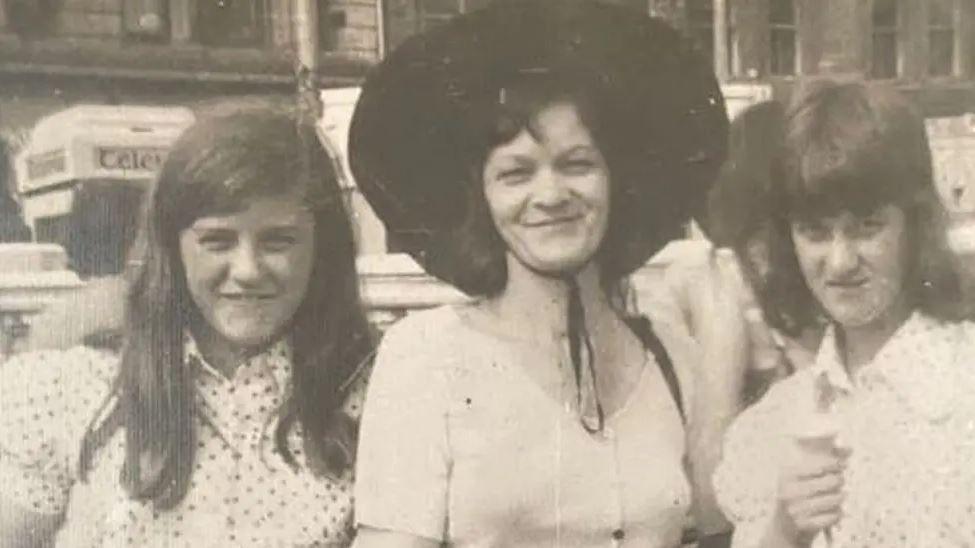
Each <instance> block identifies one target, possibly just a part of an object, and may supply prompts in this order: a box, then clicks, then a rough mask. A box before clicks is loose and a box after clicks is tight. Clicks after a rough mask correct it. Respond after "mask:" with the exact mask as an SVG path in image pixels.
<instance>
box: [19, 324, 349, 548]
mask: <svg viewBox="0 0 975 548" xmlns="http://www.w3.org/2000/svg"><path fill="white" fill-rule="evenodd" d="M186 355H187V357H188V359H191V358H196V359H195V360H194V361H195V362H196V363H198V364H199V367H200V370H199V371H198V375H197V379H198V381H197V387H198V392H197V400H196V401H197V408H198V413H197V416H196V419H197V423H196V431H197V438H198V439H197V443H198V446H197V448H196V463H195V468H194V470H193V473H192V479H191V484H190V488H189V491H188V492H187V495H186V497H185V498H184V499H183V501H182V502H181V503H180V504H179V505H178V506H177V507H176V508H174V509H172V510H168V511H162V512H154V511H153V508H152V505H151V504H145V503H142V502H138V501H132V500H130V499H129V498H128V496H127V495H126V494H125V492H124V491H123V489H122V487H121V485H120V483H119V470H120V467H121V464H122V461H123V459H124V447H123V438H124V433H123V432H121V431H120V432H117V433H116V434H115V436H114V437H113V438H112V439H111V440H110V441H109V442H108V443H107V444H106V445H105V447H104V448H102V449H101V450H100V451H99V452H98V453H97V454H96V456H95V459H94V462H93V467H92V471H91V472H90V473H89V476H88V480H87V481H86V482H82V481H80V480H79V477H78V456H79V451H80V442H81V438H82V436H83V435H84V432H85V430H86V428H87V427H88V425H89V423H90V422H91V421H92V420H93V419H94V418H95V415H96V413H98V411H99V408H100V406H101V404H102V402H103V401H104V398H105V397H106V395H107V394H108V393H109V389H110V383H111V382H112V379H113V377H114V375H115V369H116V367H117V363H118V362H117V358H116V357H114V356H112V355H109V354H106V353H103V352H100V351H97V350H93V349H90V348H83V347H81V348H74V349H71V350H67V351H48V352H40V353H32V354H24V355H19V356H17V357H15V358H12V359H10V360H8V361H7V362H5V363H2V364H0V482H2V484H3V485H4V486H5V487H4V492H3V500H4V501H6V502H8V503H12V504H16V505H19V506H21V507H22V508H23V509H25V510H29V511H31V512H35V513H41V514H54V515H64V518H65V519H64V523H63V525H62V527H61V529H60V531H59V533H58V537H57V543H56V545H57V546H59V547H79V548H81V547H85V548H89V547H109V546H113V547H114V546H167V547H170V546H194V547H198V546H275V547H277V546H288V547H294V546H302V547H304V546H346V545H348V544H349V542H350V528H351V526H352V500H351V499H352V497H351V479H352V478H351V471H349V472H346V474H345V475H344V476H343V477H341V478H338V479H327V478H322V477H317V476H314V475H312V473H311V472H310V471H309V470H308V468H307V467H306V466H304V464H305V460H304V455H303V454H302V443H301V432H300V431H299V428H295V429H293V431H292V432H291V433H290V435H289V440H288V442H289V446H290V448H291V450H292V452H293V454H294V455H295V457H296V459H297V460H298V463H299V465H300V466H299V467H298V468H297V469H296V470H295V469H292V468H291V467H290V466H289V465H288V464H287V463H286V462H285V461H284V460H283V459H282V458H281V456H280V455H279V454H278V453H277V452H276V451H275V450H274V440H273V436H274V428H275V418H276V416H277V410H278V408H279V406H280V405H281V402H282V398H284V397H285V395H286V391H287V390H288V386H289V380H290V376H291V359H290V349H289V345H288V344H287V343H285V342H281V343H278V344H277V345H274V346H272V347H271V348H269V349H268V350H267V351H266V352H264V353H262V354H260V355H258V356H254V357H252V358H250V359H248V360H247V361H246V362H245V363H243V364H241V366H240V367H239V368H238V369H237V371H236V372H235V374H234V377H233V378H232V379H227V378H226V377H224V376H223V375H221V374H220V373H219V372H217V371H216V370H215V369H213V368H212V367H210V366H209V365H208V364H207V363H206V362H205V361H204V360H203V359H202V358H201V357H200V355H199V352H198V351H197V349H196V346H195V345H194V344H193V342H192V340H188V342H187V347H186ZM363 377H364V376H363ZM364 383H365V380H364V379H363V378H360V379H359V380H357V382H356V385H355V386H354V387H353V390H352V393H351V395H350V397H349V400H348V402H347V403H346V411H347V412H349V413H350V415H352V416H353V417H356V418H357V417H358V415H359V406H360V403H361V400H362V397H363V393H364V390H365V386H364Z"/></svg>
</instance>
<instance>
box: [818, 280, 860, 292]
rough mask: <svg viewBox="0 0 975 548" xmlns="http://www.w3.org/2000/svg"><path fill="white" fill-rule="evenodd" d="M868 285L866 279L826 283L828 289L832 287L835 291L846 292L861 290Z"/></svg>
mask: <svg viewBox="0 0 975 548" xmlns="http://www.w3.org/2000/svg"><path fill="white" fill-rule="evenodd" d="M866 284H867V279H866V278H857V279H851V280H830V281H828V282H826V285H827V286H828V287H832V288H834V289H844V290H850V289H860V288H861V287H863V286H865V285H866Z"/></svg>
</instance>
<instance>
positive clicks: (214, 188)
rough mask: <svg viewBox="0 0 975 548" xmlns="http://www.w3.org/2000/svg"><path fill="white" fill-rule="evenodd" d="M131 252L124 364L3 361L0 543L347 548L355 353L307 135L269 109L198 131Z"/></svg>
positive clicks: (340, 232)
mask: <svg viewBox="0 0 975 548" xmlns="http://www.w3.org/2000/svg"><path fill="white" fill-rule="evenodd" d="M138 248H139V251H138V253H137V255H136V259H135V261H134V262H133V267H134V268H135V272H134V276H133V279H132V282H131V287H130V290H129V295H128V299H127V309H128V316H127V323H126V331H127V332H126V340H125V347H124V350H123V352H122V355H121V358H117V357H115V356H113V355H109V354H107V353H103V352H99V351H95V350H92V349H89V348H83V347H82V348H73V349H70V350H66V351H62V352H44V353H39V354H27V355H20V356H17V357H16V358H14V359H12V360H10V361H8V362H7V363H4V364H2V367H0V375H2V377H3V382H2V384H0V391H2V396H0V406H2V413H0V481H2V482H3V484H4V489H3V490H2V494H0V518H2V521H0V545H3V546H10V545H14V546H20V545H26V546H33V545H35V544H42V543H45V542H51V541H52V540H53V541H54V542H55V543H56V544H57V545H58V546H78V547H86V548H87V547H94V546H139V545H152V546H157V545H165V546H175V545H180V546H183V545H185V546H214V545H219V546H242V545H244V546H282V545H287V546H312V545H315V546H320V545H333V544H334V545H343V544H346V543H348V542H349V527H350V525H351V522H350V518H351V512H352V508H351V494H350V482H351V469H352V461H353V455H354V451H353V449H354V447H355V444H356V418H357V416H358V412H359V401H360V399H361V397H362V391H363V383H364V380H363V378H362V374H361V370H362V367H363V363H364V362H365V361H366V360H367V357H368V356H369V354H370V347H371V342H370V336H369V330H368V328H367V323H366V320H365V319H364V315H363V312H362V309H361V307H360V303H359V299H358V291H357V279H356V273H355V268H354V248H353V240H352V231H351V228H350V225H349V220H348V218H347V216H346V212H345V209H344V207H343V200H342V195H341V191H340V189H339V186H338V184H337V182H336V175H335V171H334V168H333V166H331V165H330V163H329V161H328V160H327V156H326V154H325V152H324V151H323V150H322V148H321V145H320V143H319V142H318V141H317V137H316V134H315V132H314V130H313V129H312V128H311V127H309V126H306V125H304V124H302V123H299V122H298V120H297V119H296V117H294V116H292V115H290V114H286V113H281V112H272V111H265V110H250V111H242V112H238V113H234V114H229V115H224V116H221V117H217V118H213V119H209V120H205V121H201V122H199V123H197V124H196V125H195V126H193V127H192V128H190V129H189V130H187V131H186V133H185V134H184V135H183V136H182V137H181V138H180V139H179V140H178V142H177V143H176V144H175V146H174V147H173V149H172V151H171V152H170V154H169V156H168V158H167V160H166V162H165V164H164V166H163V168H162V172H161V175H160V177H159V180H158V181H157V183H156V186H155V189H154V191H153V195H152V200H151V204H150V206H149V208H148V213H147V216H146V219H145V228H144V231H143V234H142V238H141V243H140V245H139V246H138Z"/></svg>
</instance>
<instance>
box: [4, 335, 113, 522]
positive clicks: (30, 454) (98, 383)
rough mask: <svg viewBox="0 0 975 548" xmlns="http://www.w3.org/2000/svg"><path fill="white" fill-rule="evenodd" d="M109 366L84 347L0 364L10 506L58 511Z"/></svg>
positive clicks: (109, 377)
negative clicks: (11, 501) (16, 503)
mask: <svg viewBox="0 0 975 548" xmlns="http://www.w3.org/2000/svg"><path fill="white" fill-rule="evenodd" d="M116 369H117V359H116V358H115V357H114V356H113V355H112V354H109V353H106V352H102V351H99V350H94V349H91V348H84V347H78V348H72V349H69V350H63V351H43V352H32V353H28V354H19V355H17V356H15V357H13V358H11V359H9V360H8V361H6V362H5V363H3V364H0V377H2V382H0V479H2V480H3V481H4V483H5V485H6V486H7V488H8V491H9V493H11V496H12V497H13V498H14V499H15V500H16V501H19V502H20V503H21V504H22V505H24V506H25V507H33V508H39V509H42V510H43V512H45V513H57V512H59V511H60V510H61V509H62V508H63V504H64V501H65V500H66V496H67V491H68V489H69V488H70V486H71V484H72V482H73V481H74V480H73V478H74V476H75V472H76V469H75V464H76V463H77V462H78V456H79V451H80V447H81V439H82V438H83V436H84V434H85V432H86V430H87V429H88V427H89V425H90V424H91V423H92V421H93V420H94V419H95V418H96V413H98V411H99V409H100V408H101V406H102V404H103V403H104V402H105V401H106V400H107V398H108V396H109V394H110V392H111V389H112V383H113V380H114V376H115V371H116Z"/></svg>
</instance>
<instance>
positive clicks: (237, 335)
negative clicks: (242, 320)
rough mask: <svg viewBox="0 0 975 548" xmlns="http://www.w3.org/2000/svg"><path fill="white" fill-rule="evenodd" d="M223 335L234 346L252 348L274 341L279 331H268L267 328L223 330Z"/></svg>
mask: <svg viewBox="0 0 975 548" xmlns="http://www.w3.org/2000/svg"><path fill="white" fill-rule="evenodd" d="M221 331H222V335H223V336H224V337H225V338H226V339H227V340H228V341H230V342H232V343H233V344H235V345H237V346H240V347H244V348H252V347H256V346H264V345H266V344H268V343H270V342H271V341H272V340H274V338H275V336H276V335H277V333H278V332H279V330H276V329H275V330H268V329H266V328H263V327H261V328H252V329H247V328H244V329H241V328H233V329H224V330H221Z"/></svg>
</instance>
